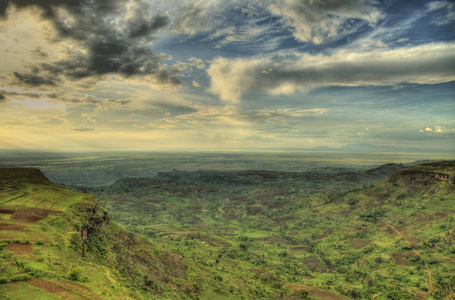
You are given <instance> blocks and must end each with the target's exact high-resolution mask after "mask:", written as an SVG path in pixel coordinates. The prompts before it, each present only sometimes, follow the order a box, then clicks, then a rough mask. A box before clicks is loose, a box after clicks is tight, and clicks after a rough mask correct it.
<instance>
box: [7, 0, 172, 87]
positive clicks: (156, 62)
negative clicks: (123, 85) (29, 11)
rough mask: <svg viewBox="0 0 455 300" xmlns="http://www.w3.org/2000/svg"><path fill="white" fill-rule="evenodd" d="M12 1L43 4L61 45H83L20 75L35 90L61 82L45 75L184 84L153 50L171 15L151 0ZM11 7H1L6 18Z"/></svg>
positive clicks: (14, 0)
mask: <svg viewBox="0 0 455 300" xmlns="http://www.w3.org/2000/svg"><path fill="white" fill-rule="evenodd" d="M9 3H10V4H11V5H14V6H16V7H19V8H21V7H26V6H32V5H35V6H39V7H40V8H42V10H43V14H42V17H44V18H47V19H50V20H51V21H52V22H53V24H54V25H55V28H56V30H57V32H58V36H57V40H55V42H56V43H58V42H60V41H61V40H63V39H70V40H75V41H77V42H79V44H82V45H83V47H82V49H79V50H75V49H74V48H73V49H71V50H67V51H68V52H67V54H66V56H65V57H62V58H60V59H57V60H54V61H48V62H46V63H42V64H35V65H33V66H28V67H29V68H30V69H31V70H32V72H31V73H33V75H30V74H16V73H15V74H14V75H15V77H16V78H17V79H18V80H20V81H21V82H23V83H28V84H30V85H35V86H36V85H41V84H44V85H46V84H47V85H49V84H55V83H56V81H55V80H53V82H52V81H50V80H46V79H45V78H46V77H45V75H48V76H50V75H52V76H62V75H63V76H67V77H69V78H70V79H80V78H85V77H90V76H100V75H105V74H119V75H122V76H124V77H131V76H146V75H152V76H153V77H154V78H155V80H156V81H157V82H158V83H162V84H171V85H175V84H179V83H180V81H179V80H178V79H177V78H175V77H174V76H173V75H174V74H173V73H172V72H170V71H166V70H165V69H164V68H163V67H161V66H160V61H163V60H164V58H163V56H160V55H157V54H156V53H155V52H154V51H153V50H152V49H151V48H150V41H151V35H153V34H154V33H156V32H157V31H158V30H160V29H161V28H163V27H165V26H166V25H167V24H168V22H169V20H168V17H167V15H165V14H163V13H161V12H160V11H156V12H152V11H151V8H150V7H149V5H148V4H146V3H145V2H142V1H140V0H138V1H135V2H134V4H133V5H129V1H126V0H115V1H112V0H97V1H73V0H71V1H70V0H66V1H58V0H46V1H39V2H37V1H27V0H12V1H10V2H9ZM6 7H7V6H6V5H5V4H2V5H1V6H0V15H2V16H6ZM41 74H45V75H41Z"/></svg>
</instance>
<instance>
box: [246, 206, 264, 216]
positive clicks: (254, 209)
mask: <svg viewBox="0 0 455 300" xmlns="http://www.w3.org/2000/svg"><path fill="white" fill-rule="evenodd" d="M246 212H247V214H248V215H249V216H255V215H258V214H260V213H261V212H262V208H260V207H254V206H250V207H248V208H247V209H246Z"/></svg>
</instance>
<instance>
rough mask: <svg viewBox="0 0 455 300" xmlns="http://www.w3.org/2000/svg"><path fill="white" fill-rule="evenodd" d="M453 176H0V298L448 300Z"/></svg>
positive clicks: (428, 167) (409, 171)
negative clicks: (67, 183) (80, 179)
mask: <svg viewBox="0 0 455 300" xmlns="http://www.w3.org/2000/svg"><path fill="white" fill-rule="evenodd" d="M454 176H455V162H453V161H450V162H434V163H424V164H420V165H416V166H412V167H405V166H403V165H399V164H387V165H383V166H380V167H377V168H373V169H369V170H358V171H355V170H350V169H343V168H338V169H336V168H333V169H330V171H329V170H324V171H315V170H312V171H308V172H282V171H265V170H241V171H235V170H229V171H214V170H199V171H178V170H173V171H170V172H160V173H158V174H157V175H156V176H154V177H144V178H124V179H120V180H117V181H116V182H115V183H114V184H112V185H109V186H98V187H74V188H75V189H77V190H79V191H75V190H70V189H68V188H66V187H63V186H60V185H57V184H54V183H52V182H50V181H49V180H47V179H46V178H45V177H44V175H43V174H42V173H41V172H39V171H38V170H36V169H0V184H1V185H0V217H1V220H0V222H1V223H0V224H1V231H0V241H1V243H2V244H1V248H2V250H1V274H0V281H1V283H2V284H0V294H1V295H2V296H0V299H1V297H4V298H5V299H30V295H36V297H34V298H36V299H57V298H64V299H79V298H81V299H82V298H84V299H126V298H130V299H372V298H374V299H376V300H380V299H454V297H455V275H454V274H455V242H454V240H455V231H454V225H455V205H454V203H455V202H454V201H455V193H454V190H455V185H454ZM93 194H95V195H97V196H98V198H96V196H94V195H93ZM98 199H99V200H98ZM427 268H428V269H429V270H431V274H430V276H429V272H428V269H427ZM430 281H431V283H430ZM27 297H28V298H27Z"/></svg>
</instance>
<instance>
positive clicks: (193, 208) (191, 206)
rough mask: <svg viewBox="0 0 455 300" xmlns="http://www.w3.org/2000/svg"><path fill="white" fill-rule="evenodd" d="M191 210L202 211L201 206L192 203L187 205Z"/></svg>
mask: <svg viewBox="0 0 455 300" xmlns="http://www.w3.org/2000/svg"><path fill="white" fill-rule="evenodd" d="M188 208H189V209H190V210H191V211H194V212H202V207H201V206H193V205H190V206H189V207H188Z"/></svg>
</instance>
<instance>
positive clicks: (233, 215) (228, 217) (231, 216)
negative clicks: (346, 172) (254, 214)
mask: <svg viewBox="0 0 455 300" xmlns="http://www.w3.org/2000/svg"><path fill="white" fill-rule="evenodd" d="M240 217H241V215H240V214H229V213H224V214H223V218H225V219H226V220H228V221H230V220H235V219H238V218H240Z"/></svg>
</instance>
